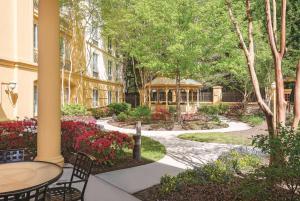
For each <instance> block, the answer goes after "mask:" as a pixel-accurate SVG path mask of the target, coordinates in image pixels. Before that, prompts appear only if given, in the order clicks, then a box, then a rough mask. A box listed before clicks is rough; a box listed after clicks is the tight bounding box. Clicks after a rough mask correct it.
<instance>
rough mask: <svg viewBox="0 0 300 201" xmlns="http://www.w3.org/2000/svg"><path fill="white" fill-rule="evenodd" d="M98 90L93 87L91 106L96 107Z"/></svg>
mask: <svg viewBox="0 0 300 201" xmlns="http://www.w3.org/2000/svg"><path fill="white" fill-rule="evenodd" d="M98 99H99V92H98V89H93V107H98Z"/></svg>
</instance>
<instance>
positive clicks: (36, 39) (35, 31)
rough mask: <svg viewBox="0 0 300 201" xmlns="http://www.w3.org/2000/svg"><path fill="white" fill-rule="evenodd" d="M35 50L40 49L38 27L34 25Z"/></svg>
mask: <svg viewBox="0 0 300 201" xmlns="http://www.w3.org/2000/svg"><path fill="white" fill-rule="evenodd" d="M33 48H34V49H38V25H37V24H34V25H33Z"/></svg>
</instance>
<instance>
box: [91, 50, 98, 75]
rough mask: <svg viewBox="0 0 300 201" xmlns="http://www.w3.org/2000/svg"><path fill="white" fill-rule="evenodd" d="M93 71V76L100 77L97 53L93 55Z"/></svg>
mask: <svg viewBox="0 0 300 201" xmlns="http://www.w3.org/2000/svg"><path fill="white" fill-rule="evenodd" d="M92 70H93V76H94V77H98V76H99V72H98V54H96V53H95V52H94V53H93V63H92Z"/></svg>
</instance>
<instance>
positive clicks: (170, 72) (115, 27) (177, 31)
mask: <svg viewBox="0 0 300 201" xmlns="http://www.w3.org/2000/svg"><path fill="white" fill-rule="evenodd" d="M200 5H201V4H200V3H199V2H198V1H196V0H167V1H160V0H151V1H150V0H130V1H125V0H123V1H122V0H121V1H109V0H102V13H103V20H104V30H105V31H106V32H107V33H110V34H112V35H113V36H114V37H115V38H116V39H117V40H118V41H119V44H120V47H121V49H122V51H123V52H125V53H126V55H128V57H131V58H133V60H134V61H137V63H136V65H135V66H136V67H137V68H138V69H139V72H140V75H141V76H140V77H141V78H142V80H144V77H147V76H144V75H146V74H147V75H151V73H152V72H154V73H156V74H160V75H165V76H167V77H171V78H175V79H176V97H177V98H176V101H177V118H178V120H180V113H181V112H180V90H179V89H180V81H181V79H182V78H184V77H187V76H188V75H189V74H190V72H191V71H193V69H194V68H196V67H197V66H198V61H199V57H200V54H201V48H200V47H201V45H203V43H202V40H201V33H202V30H201V27H200V25H201V23H200V19H199V13H198V10H199V8H200ZM116 11H118V12H119V13H121V14H120V17H118V16H115V12H116ZM149 72H151V73H149ZM142 83H143V84H144V83H146V82H145V81H142Z"/></svg>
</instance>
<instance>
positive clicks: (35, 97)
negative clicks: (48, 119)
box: [33, 85, 38, 116]
mask: <svg viewBox="0 0 300 201" xmlns="http://www.w3.org/2000/svg"><path fill="white" fill-rule="evenodd" d="M37 114H38V88H37V85H34V86H33V116H37Z"/></svg>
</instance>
